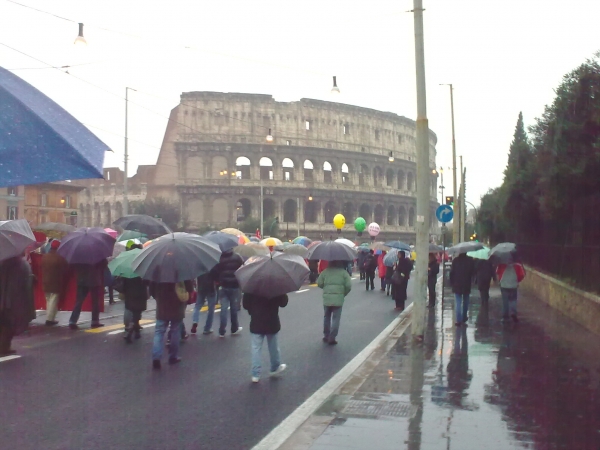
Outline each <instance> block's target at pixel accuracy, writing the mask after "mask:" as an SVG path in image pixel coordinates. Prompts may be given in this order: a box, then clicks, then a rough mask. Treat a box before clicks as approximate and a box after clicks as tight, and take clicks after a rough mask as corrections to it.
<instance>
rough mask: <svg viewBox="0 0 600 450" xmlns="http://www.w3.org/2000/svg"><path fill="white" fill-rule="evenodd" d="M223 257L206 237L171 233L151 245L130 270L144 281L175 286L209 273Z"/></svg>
mask: <svg viewBox="0 0 600 450" xmlns="http://www.w3.org/2000/svg"><path fill="white" fill-rule="evenodd" d="M220 258H221V250H220V249H219V246H218V245H217V244H215V243H214V242H211V241H209V240H208V239H207V238H205V237H202V236H198V235H195V234H188V233H171V234H168V235H166V236H162V237H160V238H158V239H156V240H155V241H154V242H152V243H151V244H150V245H148V246H147V247H146V248H145V249H144V250H142V251H141V252H140V254H139V255H138V256H137V257H136V258H135V259H134V260H133V263H132V264H131V268H132V269H133V271H134V272H135V273H137V274H138V275H139V276H140V277H142V278H143V279H145V280H150V281H156V282H158V283H176V282H178V281H185V280H193V279H194V278H196V277H198V276H200V275H202V274H205V273H207V272H209V271H210V269H212V268H213V267H214V266H215V265H217V263H218V262H219V259H220Z"/></svg>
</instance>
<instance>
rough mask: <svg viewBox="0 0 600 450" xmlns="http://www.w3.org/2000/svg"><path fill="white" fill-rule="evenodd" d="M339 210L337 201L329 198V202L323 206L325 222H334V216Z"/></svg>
mask: <svg viewBox="0 0 600 450" xmlns="http://www.w3.org/2000/svg"><path fill="white" fill-rule="evenodd" d="M338 212H339V211H338V209H337V205H336V203H335V201H333V200H329V201H328V202H327V203H325V205H324V206H323V216H324V218H325V223H326V224H333V218H334V217H335V215H336V214H337V213H338Z"/></svg>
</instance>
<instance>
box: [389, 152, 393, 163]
mask: <svg viewBox="0 0 600 450" xmlns="http://www.w3.org/2000/svg"><path fill="white" fill-rule="evenodd" d="M388 161H389V162H394V154H393V153H392V152H390V156H389V157H388Z"/></svg>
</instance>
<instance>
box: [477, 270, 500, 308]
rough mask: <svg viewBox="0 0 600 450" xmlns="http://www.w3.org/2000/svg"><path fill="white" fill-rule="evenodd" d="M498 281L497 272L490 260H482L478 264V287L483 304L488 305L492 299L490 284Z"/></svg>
mask: <svg viewBox="0 0 600 450" xmlns="http://www.w3.org/2000/svg"><path fill="white" fill-rule="evenodd" d="M492 279H493V280H494V281H497V278H496V271H495V270H494V266H493V264H492V263H491V261H490V260H489V259H481V260H479V261H478V262H477V287H478V288H479V294H480V295H481V303H487V301H488V300H489V299H490V284H491V282H492Z"/></svg>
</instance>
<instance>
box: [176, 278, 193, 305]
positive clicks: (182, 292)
mask: <svg viewBox="0 0 600 450" xmlns="http://www.w3.org/2000/svg"><path fill="white" fill-rule="evenodd" d="M175 293H176V294H177V298H178V299H179V301H180V302H182V303H187V302H188V300H189V299H190V293H189V292H188V291H187V289H186V288H185V283H184V282H183V281H178V282H177V283H175Z"/></svg>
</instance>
